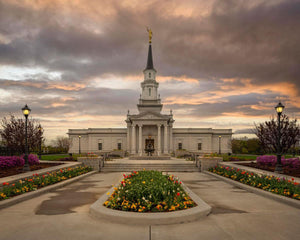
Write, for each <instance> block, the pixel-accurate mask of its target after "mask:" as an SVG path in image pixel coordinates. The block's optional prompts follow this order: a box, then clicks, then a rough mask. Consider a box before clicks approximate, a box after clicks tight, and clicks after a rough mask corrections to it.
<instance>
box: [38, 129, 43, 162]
mask: <svg viewBox="0 0 300 240" xmlns="http://www.w3.org/2000/svg"><path fill="white" fill-rule="evenodd" d="M38 129H39V137H40V139H39V159H40V160H42V126H41V124H39V127H38Z"/></svg>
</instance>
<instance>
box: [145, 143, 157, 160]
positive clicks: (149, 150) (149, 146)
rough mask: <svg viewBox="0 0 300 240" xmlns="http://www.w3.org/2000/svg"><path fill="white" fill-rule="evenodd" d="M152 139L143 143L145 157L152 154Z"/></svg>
mask: <svg viewBox="0 0 300 240" xmlns="http://www.w3.org/2000/svg"><path fill="white" fill-rule="evenodd" d="M154 150H155V149H154V139H146V141H145V152H146V154H147V156H152V154H153V153H154Z"/></svg>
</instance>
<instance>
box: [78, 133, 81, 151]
mask: <svg viewBox="0 0 300 240" xmlns="http://www.w3.org/2000/svg"><path fill="white" fill-rule="evenodd" d="M78 139H79V145H78V147H79V151H78V152H79V154H81V149H80V139H81V136H80V135H79V136H78Z"/></svg>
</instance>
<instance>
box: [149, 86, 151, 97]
mask: <svg viewBox="0 0 300 240" xmlns="http://www.w3.org/2000/svg"><path fill="white" fill-rule="evenodd" d="M149 96H151V88H149Z"/></svg>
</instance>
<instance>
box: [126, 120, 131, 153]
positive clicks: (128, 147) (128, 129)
mask: <svg viewBox="0 0 300 240" xmlns="http://www.w3.org/2000/svg"><path fill="white" fill-rule="evenodd" d="M126 143H127V149H126V150H127V152H128V153H129V152H130V126H129V125H127V139H126Z"/></svg>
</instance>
